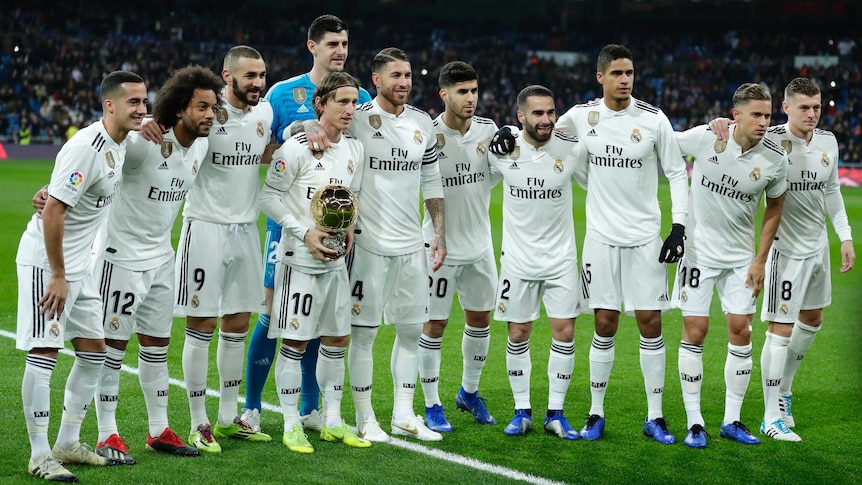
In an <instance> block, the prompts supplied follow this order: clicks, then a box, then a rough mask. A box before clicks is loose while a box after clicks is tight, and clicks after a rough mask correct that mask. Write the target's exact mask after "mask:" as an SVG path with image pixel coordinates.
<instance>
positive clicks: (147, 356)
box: [138, 350, 168, 364]
mask: <svg viewBox="0 0 862 485" xmlns="http://www.w3.org/2000/svg"><path fill="white" fill-rule="evenodd" d="M138 358H139V359H141V360H142V361H144V362H147V363H150V364H162V363H166V362H167V361H168V354H167V352H165V353H163V354H162V353H154V352H146V351H143V350H139V351H138Z"/></svg>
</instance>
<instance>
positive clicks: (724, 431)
mask: <svg viewBox="0 0 862 485" xmlns="http://www.w3.org/2000/svg"><path fill="white" fill-rule="evenodd" d="M719 435H720V436H721V437H722V438H730V439H732V440H735V441H738V442H740V443H742V444H744V445H759V444H760V440H759V439H757V437H756V436H754V435H753V434H751V431H749V430H748V428H746V427H745V425H744V424H742V423H740V422H739V421H734V422H732V423H730V424H723V425H721V432H720V433H719Z"/></svg>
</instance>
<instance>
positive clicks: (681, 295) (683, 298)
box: [679, 290, 688, 301]
mask: <svg viewBox="0 0 862 485" xmlns="http://www.w3.org/2000/svg"><path fill="white" fill-rule="evenodd" d="M679 299H680V300H682V301H688V293H686V292H685V290H682V293H680V295H679Z"/></svg>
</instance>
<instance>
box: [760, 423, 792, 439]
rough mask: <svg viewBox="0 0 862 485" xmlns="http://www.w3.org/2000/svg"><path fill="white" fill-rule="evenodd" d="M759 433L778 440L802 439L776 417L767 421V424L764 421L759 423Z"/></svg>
mask: <svg viewBox="0 0 862 485" xmlns="http://www.w3.org/2000/svg"><path fill="white" fill-rule="evenodd" d="M760 433H761V434H765V435H766V436H769V437H770V438H772V439H775V440H778V441H802V438H800V437H799V435H798V434H796V433H794V432H793V431H791V430H790V428H788V427H787V424H786V423H785V422H784V420H781V419H776V420H775V421H773V422H771V423H769V425H768V426H767V425H766V422H762V423H760Z"/></svg>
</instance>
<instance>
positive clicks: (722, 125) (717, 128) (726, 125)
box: [709, 118, 736, 141]
mask: <svg viewBox="0 0 862 485" xmlns="http://www.w3.org/2000/svg"><path fill="white" fill-rule="evenodd" d="M735 123H736V122H735V121H733V120H731V119H728V118H716V119H714V120H712V121H710V122H709V129H710V131H712V132H713V133H715V136H716V137H717V138H718V139H719V140H721V141H727V140H729V139H730V125H733V124H735Z"/></svg>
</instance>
